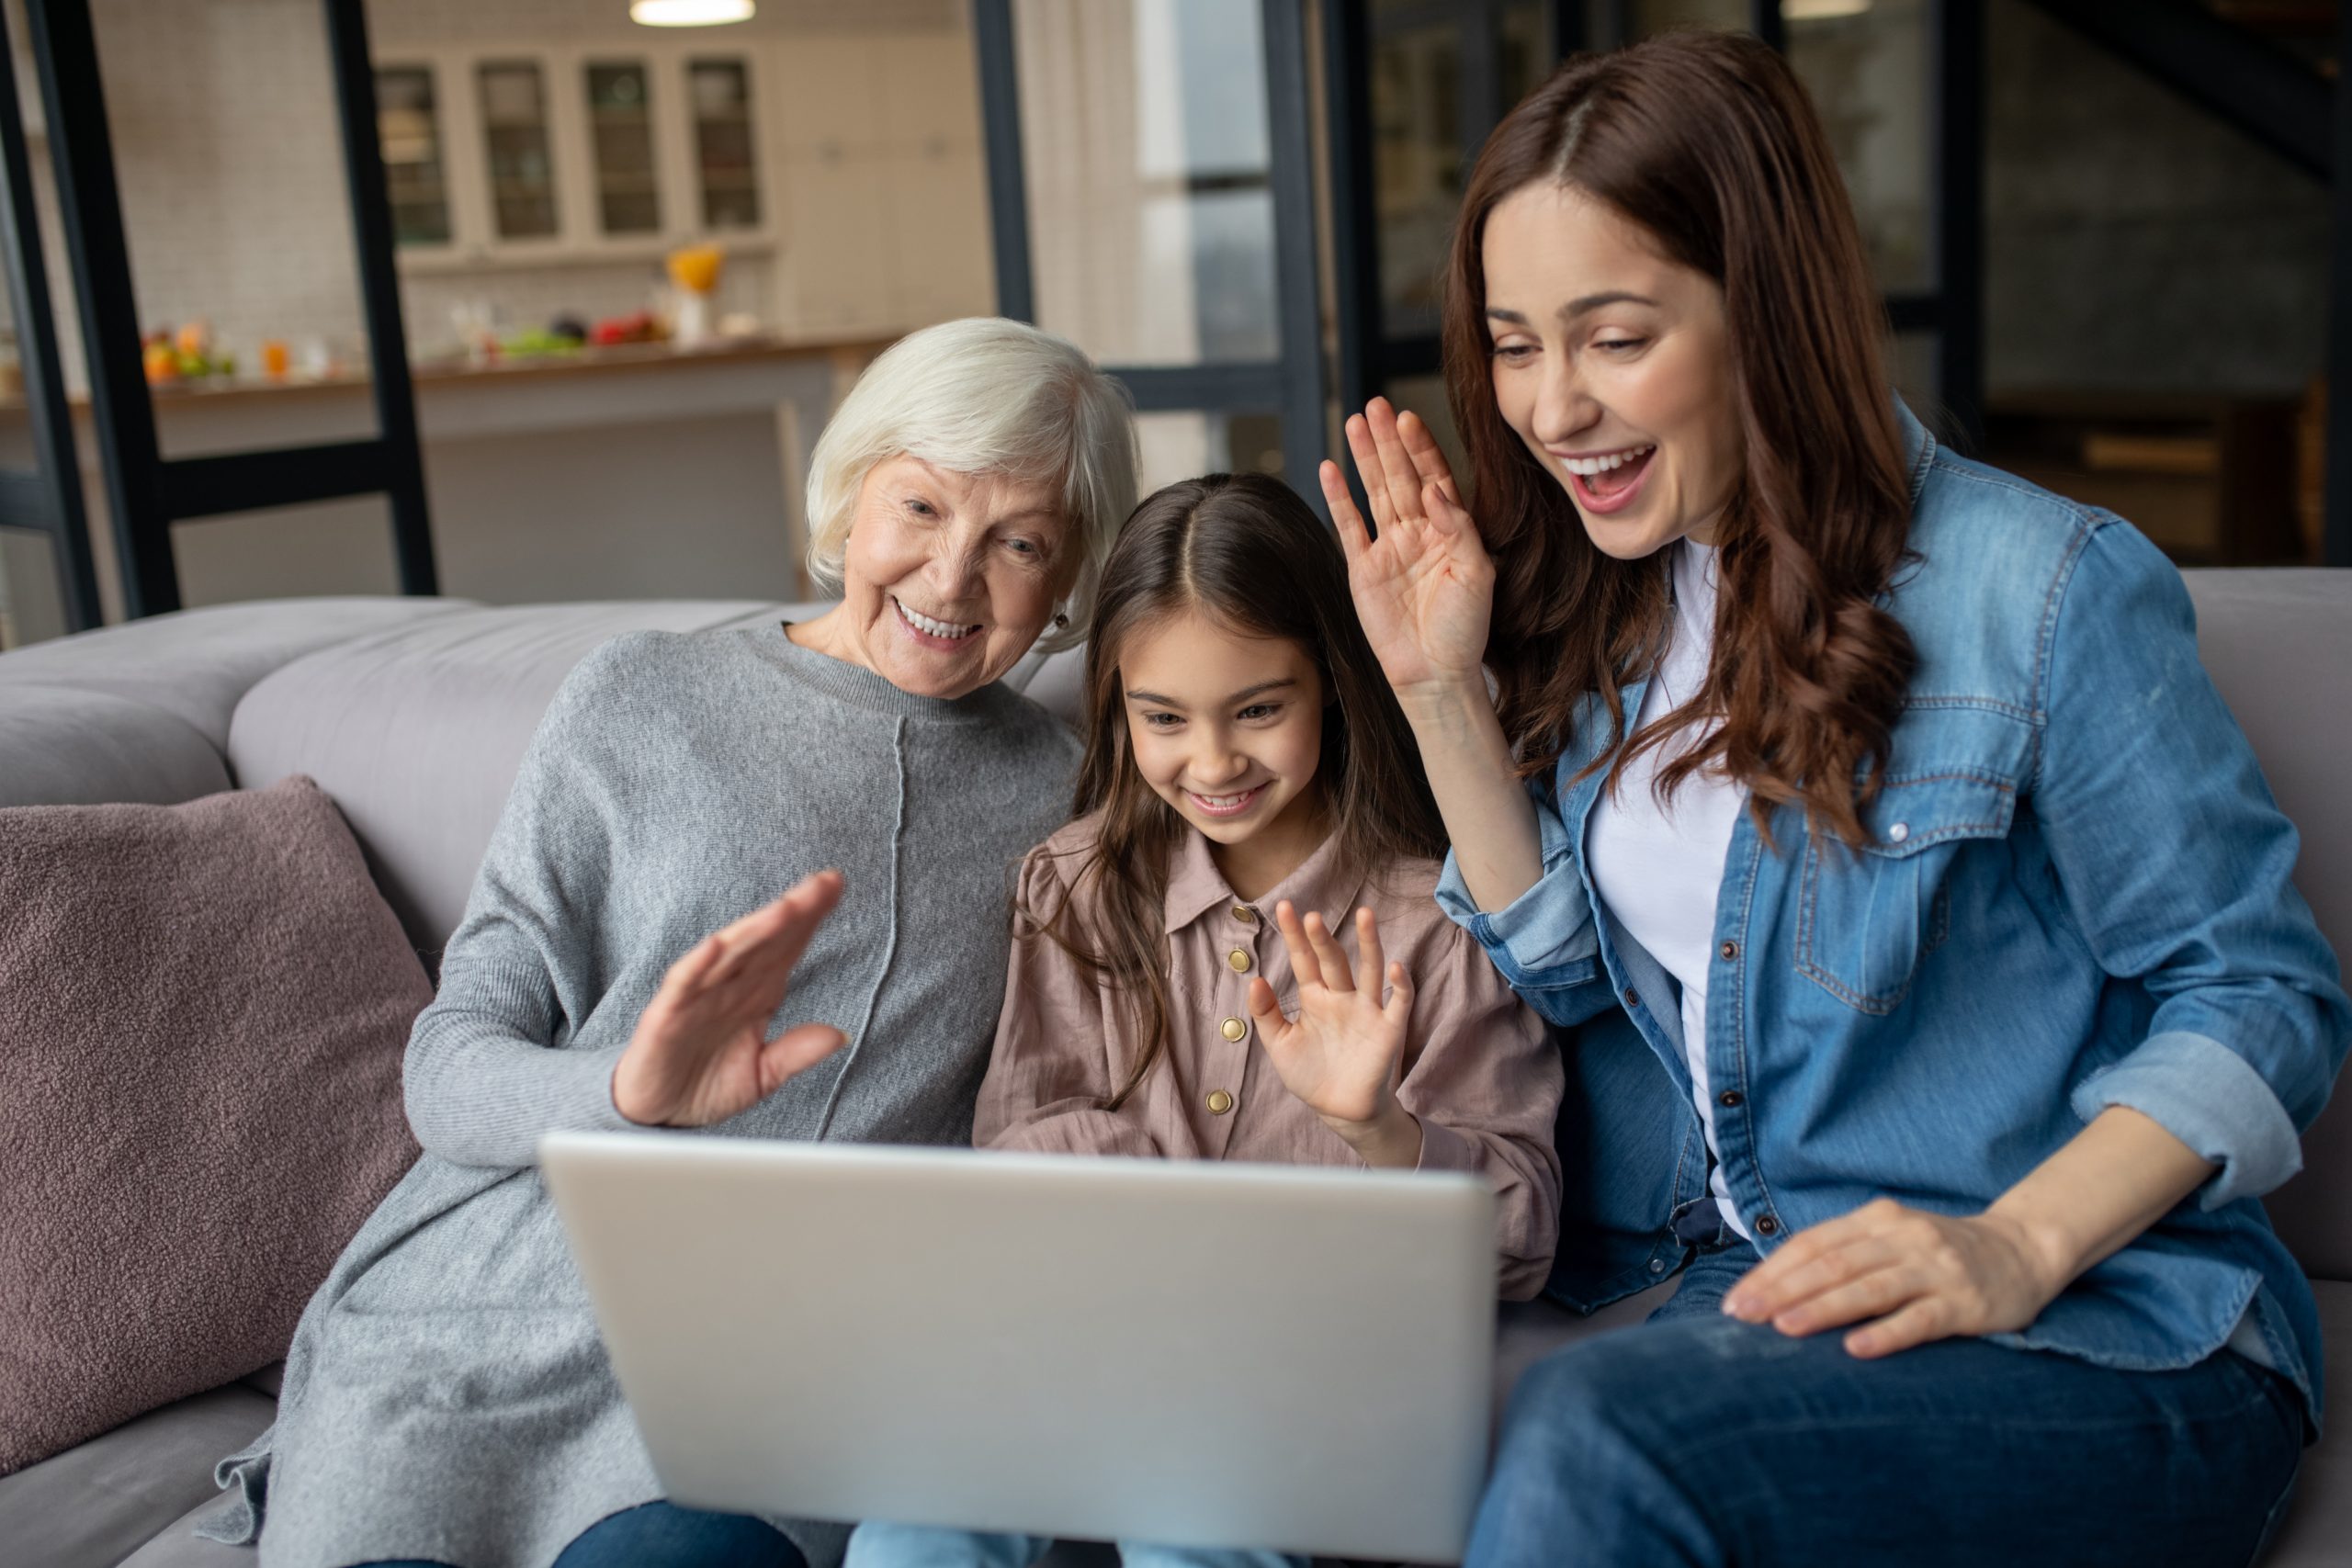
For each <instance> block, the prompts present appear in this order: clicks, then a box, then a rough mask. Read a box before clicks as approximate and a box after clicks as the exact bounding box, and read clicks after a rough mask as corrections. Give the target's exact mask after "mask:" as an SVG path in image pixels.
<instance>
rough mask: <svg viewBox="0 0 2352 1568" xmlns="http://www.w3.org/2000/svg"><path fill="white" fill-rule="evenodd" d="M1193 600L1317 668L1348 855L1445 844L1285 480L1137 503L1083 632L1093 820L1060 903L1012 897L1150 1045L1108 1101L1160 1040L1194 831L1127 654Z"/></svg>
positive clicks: (1406, 737) (1357, 632)
mask: <svg viewBox="0 0 2352 1568" xmlns="http://www.w3.org/2000/svg"><path fill="white" fill-rule="evenodd" d="M1187 611H1191V612H1196V613H1198V614H1201V615H1206V616H1207V617H1209V618H1210V619H1212V620H1214V621H1216V622H1217V623H1219V624H1221V625H1223V626H1229V627H1231V628H1232V629H1233V630H1234V631H1236V632H1238V633H1239V634H1241V635H1242V636H1244V637H1280V638H1283V639H1285V640H1287V641H1289V642H1292V643H1295V644H1296V645H1297V646H1298V647H1299V648H1300V649H1303V650H1304V651H1305V652H1306V656H1307V658H1308V659H1309V660H1312V661H1313V663H1314V665H1315V669H1316V672H1317V675H1319V676H1320V677H1321V679H1322V683H1323V694H1324V697H1325V699H1326V700H1325V703H1324V706H1323V750H1322V760H1321V761H1320V762H1319V763H1318V764H1317V768H1316V777H1317V780H1318V781H1319V783H1320V784H1321V785H1322V791H1323V798H1324V803H1325V807H1326V808H1327V810H1328V812H1329V818H1330V825H1331V826H1330V830H1331V832H1332V833H1333V834H1334V835H1335V836H1336V837H1337V838H1338V840H1339V853H1340V856H1341V858H1342V861H1343V862H1344V863H1345V864H1346V865H1348V866H1350V867H1351V868H1354V869H1356V870H1358V871H1360V872H1362V873H1363V874H1379V873H1381V872H1383V871H1385V870H1386V869H1387V868H1389V867H1390V866H1392V865H1393V864H1394V863H1396V862H1397V861H1399V860H1404V859H1409V858H1420V859H1434V858H1436V857H1438V856H1441V855H1442V854H1444V853H1445V829H1444V827H1443V825H1442V823H1441V822H1440V820H1439V818H1438V813H1437V802H1436V800H1435V799H1434V798H1433V797H1432V796H1431V795H1430V786H1429V780H1428V779H1427V778H1426V777H1425V776H1424V775H1423V773H1422V772H1421V765H1420V757H1419V753H1418V752H1417V751H1416V750H1415V749H1414V745H1413V739H1412V732H1411V730H1410V729H1409V728H1407V726H1406V723H1405V715H1404V710H1403V709H1401V708H1399V707H1398V706H1397V696H1396V694H1395V693H1394V692H1392V691H1390V690H1389V687H1388V682H1386V681H1385V679H1383V678H1382V676H1381V673H1380V666H1379V664H1378V663H1377V662H1376V661H1375V660H1374V658H1373V654H1372V649H1371V646H1370V645H1369V644H1368V643H1366V642H1365V641H1364V636H1363V628H1362V627H1361V626H1358V625H1357V623H1356V615H1355V608H1354V605H1353V604H1352V602H1351V600H1350V598H1349V596H1348V571H1347V562H1346V559H1345V558H1344V557H1343V556H1342V555H1341V553H1340V543H1339V539H1338V537H1337V536H1335V535H1334V534H1333V533H1332V532H1331V530H1330V529H1329V527H1327V526H1325V525H1324V524H1323V523H1322V522H1321V521H1320V520H1318V519H1317V517H1316V515H1315V513H1312V512H1310V511H1308V510H1307V507H1306V503H1305V502H1302V501H1300V500H1299V499H1298V497H1297V496H1295V495H1294V494H1293V493H1292V492H1291V491H1289V490H1288V489H1286V488H1285V487H1284V486H1283V485H1282V484H1281V483H1280V482H1279V481H1277V480H1275V479H1269V478H1267V477H1266V476H1264V475H1262V474H1210V475H1207V476H1206V477H1204V478H1202V479H1186V480H1183V481H1182V483H1179V484H1172V485H1170V486H1169V487H1167V488H1166V489H1165V490H1162V491H1157V492H1156V493H1154V494H1152V495H1150V496H1148V497H1147V498H1145V500H1144V502H1143V503H1142V504H1141V505H1140V506H1138V507H1136V510H1135V514H1134V515H1133V516H1131V517H1130V518H1128V520H1127V524H1126V526H1125V528H1123V529H1121V530H1120V532H1119V536H1118V539H1117V541H1116V542H1115V543H1114V545H1113V546H1112V547H1111V555H1110V558H1109V559H1108V560H1106V561H1105V562H1104V563H1103V580H1102V584H1101V586H1100V587H1099V588H1097V589H1096V591H1095V599H1094V618H1093V625H1092V626H1091V628H1090V630H1089V632H1088V634H1087V645H1086V685H1085V694H1084V699H1085V710H1086V711H1085V727H1086V760H1085V761H1084V762H1082V763H1081V764H1080V768H1079V774H1078V791H1077V800H1076V803H1075V807H1074V813H1075V815H1078V816H1081V817H1082V816H1085V815H1086V814H1087V813H1089V812H1099V813H1101V829H1100V831H1099V832H1098V833H1097V834H1096V835H1095V836H1094V839H1093V841H1092V842H1091V844H1089V845H1088V846H1087V847H1086V848H1085V849H1084V850H1083V851H1082V852H1079V853H1078V855H1077V856H1076V857H1075V858H1077V861H1078V863H1077V864H1076V865H1074V866H1072V867H1070V868H1069V869H1068V871H1067V873H1066V874H1065V875H1064V876H1063V877H1062V878H1060V880H1061V882H1062V883H1063V884H1064V886H1067V887H1068V888H1069V893H1068V894H1067V895H1066V896H1065V897H1063V898H1062V899H1061V901H1060V902H1059V903H1058V904H1057V905H1056V906H1055V907H1054V908H1030V907H1028V906H1027V905H1026V904H1025V903H1016V905H1015V907H1014V911H1013V919H1014V930H1015V934H1016V935H1017V936H1021V937H1034V936H1035V935H1038V934H1042V935H1044V936H1046V938H1048V939H1050V940H1051V941H1052V942H1055V943H1056V944H1057V946H1059V947H1061V948H1062V949H1063V950H1064V951H1065V952H1067V953H1069V954H1070V955H1071V956H1072V957H1073V958H1075V959H1076V960H1077V961H1078V963H1079V964H1080V967H1081V968H1082V969H1083V970H1084V971H1085V972H1086V973H1087V974H1088V975H1089V976H1091V977H1092V978H1093V979H1094V980H1095V981H1097V982H1098V983H1100V984H1104V985H1107V986H1108V987H1109V988H1110V989H1111V990H1112V991H1113V992H1114V993H1115V994H1116V995H1118V996H1120V997H1121V998H1124V1000H1125V1005H1126V1007H1127V1008H1128V1010H1129V1014H1128V1017H1129V1021H1130V1022H1131V1023H1132V1025H1133V1026H1134V1037H1135V1038H1136V1039H1137V1040H1139V1041H1141V1042H1142V1043H1143V1048H1142V1049H1141V1050H1140V1051H1139V1052H1138V1053H1137V1054H1136V1062H1135V1066H1134V1067H1133V1069H1132V1070H1131V1071H1130V1072H1129V1073H1128V1075H1127V1081H1126V1082H1125V1084H1123V1085H1121V1086H1120V1087H1119V1089H1117V1091H1116V1092H1115V1093H1114V1094H1113V1095H1112V1096H1111V1097H1110V1098H1109V1099H1108V1100H1105V1101H1104V1102H1103V1103H1104V1106H1105V1108H1106V1109H1110V1110H1116V1109H1117V1108H1118V1107H1119V1106H1120V1105H1122V1104H1123V1103H1125V1100H1127V1098H1128V1096H1130V1095H1132V1094H1133V1093H1134V1092H1135V1090H1136V1086H1137V1085H1139V1084H1140V1083H1142V1082H1143V1080H1144V1078H1145V1077H1146V1075H1148V1073H1149V1072H1150V1071H1151V1068H1152V1066H1153V1065H1154V1064H1155V1063H1156V1062H1157V1061H1158V1060H1159V1057H1160V1056H1161V1055H1162V1054H1163V1053H1164V1051H1165V1050H1166V1047H1167V1043H1168V1010H1169V1008H1168V1004H1169V989H1168V987H1169V962H1170V959H1169V944H1168V935H1167V928H1166V920H1167V898H1168V867H1169V862H1170V859H1171V858H1172V854H1173V852H1174V850H1175V849H1176V847H1177V845H1178V843H1179V842H1180V841H1181V840H1182V835H1183V834H1184V833H1185V832H1186V831H1188V830H1189V829H1187V827H1186V825H1185V823H1184V820H1183V818H1182V817H1180V816H1178V815H1177V813H1176V810H1175V808H1174V807H1171V806H1170V805H1169V804H1168V803H1167V802H1166V801H1164V800H1162V799H1161V798H1160V797H1159V795H1156V794H1154V793H1153V791H1152V788H1151V786H1150V785H1149V784H1146V783H1145V782H1144V778H1143V775H1142V773H1140V772H1139V771H1138V770H1137V769H1136V763H1135V759H1134V756H1133V753H1132V751H1131V750H1130V749H1129V745H1128V731H1127V714H1126V693H1125V686H1124V685H1123V683H1122V682H1121V681H1120V678H1119V660H1120V658H1121V656H1122V655H1123V653H1124V652H1125V649H1127V648H1128V646H1129V645H1130V644H1131V643H1132V641H1133V639H1134V638H1135V637H1136V636H1137V635H1138V634H1139V633H1143V632H1148V631H1149V630H1150V629H1152V628H1153V627H1154V626H1157V625H1158V624H1159V623H1160V622H1162V621H1164V620H1165V619H1167V618H1168V617H1169V616H1170V615H1178V614H1182V613H1183V612H1187Z"/></svg>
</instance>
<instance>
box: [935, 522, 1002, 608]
mask: <svg viewBox="0 0 2352 1568" xmlns="http://www.w3.org/2000/svg"><path fill="white" fill-rule="evenodd" d="M983 551H984V541H983V540H982V539H981V538H980V537H979V536H978V535H967V534H966V533H965V532H964V531H963V530H961V529H951V530H943V531H942V533H941V534H940V536H938V539H937V541H936V542H935V543H934V544H933V547H932V555H931V559H930V561H929V562H928V563H927V564H926V565H925V566H924V568H923V575H924V576H925V577H926V578H928V579H929V580H930V582H931V586H932V590H933V592H935V593H937V594H938V595H939V596H940V601H941V604H940V608H942V609H946V608H948V607H950V606H961V605H964V604H970V603H972V602H974V601H976V600H978V599H980V598H982V597H984V594H983V592H982V586H981V583H982V578H983V577H984V575H985V572H984V570H983V568H984V566H985V564H986V560H987V557H986V555H985V554H984V553H983Z"/></svg>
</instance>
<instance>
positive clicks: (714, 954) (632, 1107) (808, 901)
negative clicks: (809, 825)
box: [613, 871, 846, 1127]
mask: <svg viewBox="0 0 2352 1568" xmlns="http://www.w3.org/2000/svg"><path fill="white" fill-rule="evenodd" d="M841 897H842V878H841V874H840V873H839V872H833V871H820V872H818V873H817V874H814V875H812V876H806V877H803V878H801V880H800V881H799V882H798V883H797V884H796V885H794V886H793V888H792V889H791V891H789V892H787V893H786V894H785V896H784V897H781V898H778V899H777V900H776V901H775V903H773V904H769V905H767V906H765V907H763V908H758V909H754V910H752V912H751V913H750V914H748V915H746V916H744V917H743V918H742V919H740V920H737V921H736V922H735V923H734V924H732V925H730V926H728V927H726V928H725V929H723V930H721V931H715V932H713V933H712V934H711V935H709V936H707V937H705V938H704V939H703V940H702V941H701V942H696V943H695V945H694V947H693V948H692V949H691V950H689V951H688V952H687V953H686V955H685V956H684V957H683V958H681V959H679V960H678V961H677V962H676V963H675V964H672V965H671V966H670V971H669V973H668V974H667V975H665V976H662V988H661V989H660V990H659V991H657V992H655V993H654V997H653V999H652V1001H650V1002H649V1003H647V1004H646V1008H645V1011H644V1012H643V1013H642V1014H641V1015H640V1016H639V1019H638V1022H637V1032H636V1033H635V1034H634V1035H632V1036H631V1037H630V1040H629V1043H628V1049H627V1050H626V1051H624V1052H622V1053H621V1059H620V1061H619V1062H618V1063H617V1064H616V1066H614V1068H613V1104H614V1106H615V1108H616V1109H617V1110H618V1111H620V1113H621V1114H622V1115H624V1116H626V1117H628V1119H629V1120H630V1121H632V1122H643V1123H646V1124H648V1125H654V1126H671V1127H704V1126H708V1125H709V1124H710V1123H712V1122H724V1121H725V1120H727V1118H729V1117H730V1116H734V1115H737V1114H739V1113H741V1112H742V1111H748V1110H750V1109H751V1108H752V1106H754V1105H757V1104H758V1103H759V1102H760V1101H761V1100H765V1099H766V1098H767V1097H768V1096H769V1095H771V1094H774V1093H775V1091H776V1090H777V1089H779V1088H781V1087H782V1086H783V1084H784V1081H785V1080H786V1078H789V1077H792V1076H793V1075H794V1074H796V1073H798V1072H800V1071H802V1070H803V1069H804V1068H807V1067H809V1066H813V1065H814V1064H815V1063H817V1062H819V1061H821V1060H822V1059H824V1058H825V1057H826V1056H829V1055H831V1054H832V1053H833V1052H835V1051H838V1050H840V1049H841V1048H842V1044H843V1043H844V1042H845V1038H846V1037H845V1036H844V1035H842V1032H841V1031H840V1030H838V1029H835V1028H833V1027H831V1025H829V1024H822V1023H804V1024H801V1025H798V1026H797V1027H796V1028H792V1029H787V1030H786V1031H784V1032H782V1033H780V1034H778V1035H776V1036H775V1038H774V1039H770V1038H769V1037H768V1023H769V1021H770V1020H771V1019H773V1018H775V1011H776V1009H778V1008H779V1007H782V1006H783V1005H784V998H785V992H786V990H787V989H788V988H789V986H790V983H791V979H792V970H793V967H794V965H796V964H798V963H799V962H800V955H801V954H802V953H805V952H806V951H808V947H809V938H811V937H813V936H814V935H815V934H816V932H817V928H818V927H819V926H820V925H822V924H823V923H824V921H825V917H826V916H828V915H830V914H831V913H832V911H833V907H834V906H835V905H837V904H839V903H840V902H841Z"/></svg>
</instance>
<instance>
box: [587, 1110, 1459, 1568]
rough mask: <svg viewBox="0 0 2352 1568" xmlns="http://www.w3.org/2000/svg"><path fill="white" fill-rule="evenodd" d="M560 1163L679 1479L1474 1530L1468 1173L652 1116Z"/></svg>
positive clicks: (1337, 1538)
mask: <svg viewBox="0 0 2352 1568" xmlns="http://www.w3.org/2000/svg"><path fill="white" fill-rule="evenodd" d="M541 1161H542V1165H543V1168H544V1170H545V1173H546V1179H547V1181H548V1187H549V1188H550V1190H552V1191H553V1193H554V1195H555V1199H556V1203H557V1206H558V1208H559V1210H560V1212H561V1214H562V1217H563V1223H564V1227H565V1229H566V1231H567V1233H568V1234H569V1235H570V1238H571V1247H572V1253H573V1256H574V1257H575V1258H577V1259H578V1261H579V1265H580V1271H581V1274H582V1277H583V1279H584V1280H585V1281H586V1283H587V1287H588V1292H589V1294H590V1296H591V1297H592V1299H593V1300H594V1303H595V1308H596V1314H597V1318H598V1321H599V1323H600V1324H601V1325H602V1327H603V1330H604V1336H605V1344H606V1346H607V1347H608V1348H609V1349H610V1352H611V1355H612V1360H613V1366H614V1369H615V1371H616V1373H617V1374H618V1376H619V1380H620V1384H621V1387H622V1389H623V1390H624V1392H625V1393H627V1394H628V1400H629V1404H630V1405H631V1407H632V1409H633V1410H634V1412H635V1414H636V1416H637V1421H638V1426H639V1429H640V1430H641V1431H642V1433H643V1434H644V1438H645V1441H646V1446H647V1448H648V1449H649V1450H650V1452H651V1455H652V1459H653V1463H654V1467H655V1469H656V1471H657V1472H659V1473H660V1475H661V1477H662V1483H663V1485H664V1486H665V1487H666V1488H667V1489H668V1491H669V1495H670V1496H671V1497H672V1499H673V1501H676V1502H678V1503H681V1504H684V1505H688V1506H697V1507H707V1508H721V1509H729V1510H734V1511H739V1512H758V1513H766V1514H778V1515H786V1516H794V1517H811V1518H826V1519H839V1520H856V1519H866V1518H881V1519H896V1520H900V1521H905V1522H910V1523H917V1524H934V1525H947V1526H957V1527H968V1528H971V1529H989V1530H1017V1531H1022V1532H1024V1533H1031V1534H1040V1535H1057V1536H1068V1537H1074V1538H1080V1539H1096V1540H1110V1539H1126V1540H1148V1541H1153V1542H1157V1543H1161V1544H1169V1545H1182V1546H1200V1547H1260V1548H1268V1549H1272V1550H1278V1551H1294V1552H1302V1553H1322V1554H1326V1555H1332V1556H1353V1557H1374V1558H1386V1559H1396V1560H1406V1561H1443V1562H1451V1561H1454V1560H1457V1559H1458V1558H1459V1557H1460V1555H1461V1552H1462V1549H1463V1546H1464V1542H1465V1540H1467V1536H1468V1529H1469V1523H1470V1517H1471V1511H1472V1509H1473V1507H1474V1506H1475V1505H1476V1499H1477V1495H1478V1487H1479V1483H1480V1478H1481V1475H1482V1473H1483V1471H1484V1468H1485V1461H1486V1453H1487V1422H1488V1387H1489V1381H1490V1377H1491V1369H1492V1362H1493V1356H1494V1334H1495V1294H1494V1291H1495V1260H1494V1200H1493V1197H1492V1194H1491V1193H1490V1192H1489V1191H1488V1190H1487V1187H1486V1185H1485V1184H1484V1183H1483V1182H1480V1181H1478V1180H1476V1179H1474V1178H1471V1177H1467V1176H1464V1175H1459V1174H1421V1173H1410V1172H1408V1173H1397V1172H1368V1171H1334V1170H1322V1169H1308V1168H1289V1167H1281V1166H1246V1165H1218V1164H1205V1163H1193V1162H1169V1163H1161V1162H1157V1161H1145V1160H1118V1159H1085V1158H1077V1157H1070V1156H1039V1155H1014V1154H974V1153H972V1152H970V1151H967V1150H953V1151H951V1150H940V1149H899V1148H885V1147H876V1146H872V1145H820V1144H797V1143H783V1142H773V1141H756V1140H738V1139H723V1138H709V1137H665V1136H659V1135H648V1134H557V1135H554V1136H550V1137H549V1138H548V1139H547V1140H546V1141H545V1142H544V1143H543V1144H542V1145H541Z"/></svg>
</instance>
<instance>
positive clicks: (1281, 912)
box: [1274, 898, 1346, 987]
mask: <svg viewBox="0 0 2352 1568" xmlns="http://www.w3.org/2000/svg"><path fill="white" fill-rule="evenodd" d="M1320 923H1321V922H1320V921H1317V924H1320ZM1274 929H1275V930H1276V931H1280V932H1282V934H1283V952H1285V953H1289V954H1290V972H1291V974H1292V975H1293V976H1295V977H1296V978H1297V980H1298V983H1299V985H1300V986H1301V987H1307V986H1321V985H1328V984H1329V982H1328V981H1327V980H1325V979H1324V977H1323V963H1322V960H1321V959H1320V958H1319V957H1318V956H1317V950H1316V947H1315V944H1314V942H1311V941H1309V940H1308V938H1307V934H1306V926H1304V925H1302V924H1301V923H1300V922H1299V919H1298V910H1297V909H1296V908H1294V907H1293V906H1292V904H1291V901H1290V900H1289V899H1287V898H1285V899H1283V901H1282V902H1281V903H1279V904H1276V905H1275V906H1274ZM1340 970H1341V973H1342V974H1344V973H1345V972H1346V966H1345V965H1344V964H1342V965H1341V966H1340Z"/></svg>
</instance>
